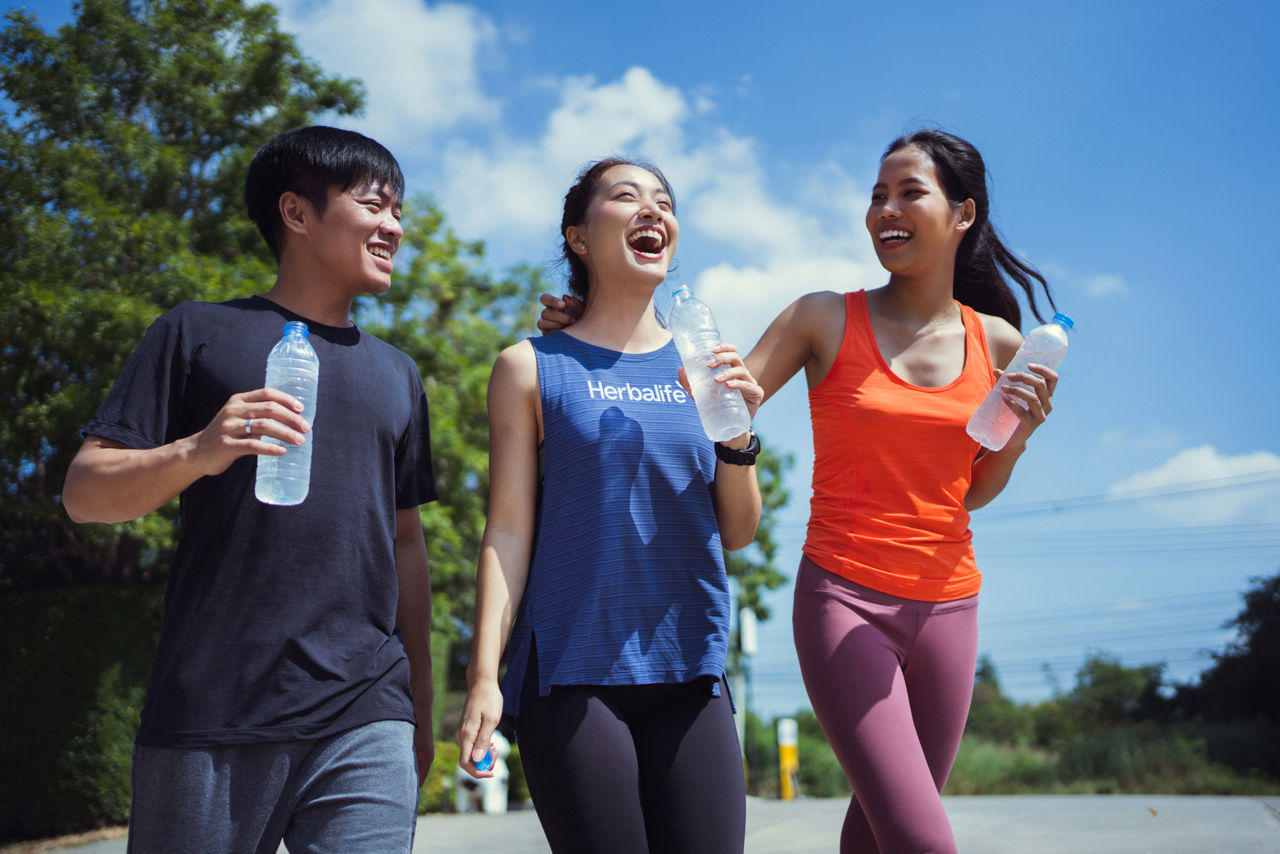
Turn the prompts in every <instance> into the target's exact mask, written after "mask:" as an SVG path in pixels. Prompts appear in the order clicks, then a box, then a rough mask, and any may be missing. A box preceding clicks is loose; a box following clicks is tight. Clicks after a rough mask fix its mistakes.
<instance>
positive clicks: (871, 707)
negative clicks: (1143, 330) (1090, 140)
mask: <svg viewBox="0 0 1280 854" xmlns="http://www.w3.org/2000/svg"><path fill="white" fill-rule="evenodd" d="M989 207H990V206H989V202H988V198H987V183H986V166H985V164H984V163H983V161H982V157H981V155H979V154H978V152H977V151H976V150H975V149H974V148H973V146H972V145H970V144H969V143H967V142H965V141H964V140H961V139H959V138H957V137H955V136H953V135H951V134H947V133H943V132H940V131H933V130H926V131H918V132H916V133H913V134H911V135H909V136H906V137H903V138H900V139H898V140H895V141H894V142H893V143H892V144H891V145H890V146H889V148H888V150H887V151H886V152H885V155H884V157H883V158H882V160H881V165H880V174H879V176H878V178H877V180H876V184H875V186H874V188H873V189H872V195H871V204H870V206H869V207H868V209H867V215H866V225H867V230H868V232H870V234H871V240H872V243H873V244H874V245H875V251H876V256H877V257H878V258H879V259H880V263H881V264H882V265H883V266H884V268H885V269H886V270H888V271H889V281H888V284H886V285H885V286H884V287H881V288H877V289H875V290H872V291H868V292H865V293H863V292H858V293H854V294H836V293H814V294H809V295H807V296H804V297H801V298H800V299H799V300H797V301H796V302H795V303H793V304H792V305H791V306H790V307H788V308H787V309H786V310H785V311H784V312H783V313H782V314H781V315H780V316H779V317H778V318H777V320H775V321H774V322H773V324H772V325H770V327H769V329H768V330H767V331H766V332H765V333H764V336H763V337H762V338H761V339H760V343H759V344H757V345H756V347H755V349H753V350H752V351H751V353H750V354H749V355H748V356H747V359H746V362H747V365H748V367H749V368H750V370H751V371H752V373H753V374H755V376H756V377H757V378H758V381H759V383H760V384H761V385H762V386H763V387H764V389H765V395H766V398H767V397H768V396H769V395H771V394H772V393H773V392H774V391H776V390H777V389H779V388H781V387H782V385H783V384H784V383H785V382H786V381H787V380H789V379H790V378H791V377H792V376H793V375H795V374H796V373H797V372H799V370H800V369H801V368H802V367H803V368H804V371H805V376H806V378H807V379H808V383H809V397H810V410H811V413H812V417H813V428H814V483H813V502H812V510H811V516H810V520H809V533H808V537H807V538H806V541H805V548H804V559H803V560H802V562H801V565H800V571H799V573H798V575H797V578H796V591H795V602H794V608H793V611H792V620H793V630H794V634H795V639H796V650H797V653H798V655H799V659H800V668H801V671H802V673H803V675H804V680H805V687H806V689H807V690H808V692H809V698H810V700H811V702H812V704H813V708H814V712H815V713H816V714H817V716H818V720H819V722H821V724H822V727H823V730H824V732H825V733H826V735H827V738H828V740H829V741H830V742H831V745H832V748H833V749H834V750H835V752H836V755H837V757H838V758H839V759H840V763H841V765H842V767H843V768H844V771H845V774H846V776H848V778H849V782H850V784H851V785H852V787H853V791H854V799H853V801H852V802H851V804H850V807H849V811H848V813H847V814H846V817H845V823H844V828H843V831H842V833H841V841H840V850H841V851H842V852H853V851H858V852H865V851H881V852H889V851H892V852H900V851H933V852H945V851H955V838H954V835H953V834H952V831H951V826H950V823H949V822H948V821H947V817H946V813H945V811H944V810H943V807H942V799H941V796H940V793H941V791H942V787H943V784H944V783H945V782H946V778H947V775H948V774H949V773H950V770H951V764H952V762H953V761H954V759H955V754H956V750H957V749H958V748H959V745H960V738H961V736H962V735H963V733H964V724H965V719H966V718H967V716H968V711H969V701H970V698H971V696H972V692H973V677H974V666H975V661H976V657H977V607H976V606H977V593H978V587H979V585H980V582H981V576H980V574H979V573H978V570H977V567H976V565H975V563H974V559H973V549H972V546H971V544H970V540H969V530H968V521H969V515H968V514H969V511H970V510H974V509H976V508H979V507H982V506H983V505H985V504H986V503H988V502H989V501H991V499H993V498H994V497H995V496H996V495H998V494H999V493H1000V491H1001V490H1002V489H1003V488H1004V486H1005V484H1007V483H1008V481H1009V476H1010V474H1011V473H1012V471H1013V466H1014V463H1016V462H1017V460H1018V457H1019V456H1021V454H1022V452H1023V451H1024V450H1025V449H1026V446H1027V439H1028V437H1030V435H1031V433H1032V432H1033V431H1034V430H1035V429H1036V428H1037V427H1038V426H1039V425H1040V424H1041V423H1043V422H1044V420H1045V417H1046V416H1047V415H1048V413H1049V410H1050V409H1051V402H1050V398H1051V397H1052V394H1053V389H1054V386H1055V385H1056V383H1057V379H1058V378H1057V374H1055V373H1054V372H1053V371H1052V370H1049V369H1048V368H1044V367H1040V366H1032V368H1030V369H1029V370H1028V372H1026V373H1023V374H1017V375H1013V376H1011V379H1014V380H1016V381H1017V383H1019V385H1013V386H1011V387H1010V388H1011V389H1012V390H1011V391H1010V392H1009V393H1008V394H1007V395H1006V399H1007V401H1008V403H1009V405H1010V407H1011V408H1012V409H1013V410H1014V412H1016V413H1017V414H1018V417H1019V421H1020V424H1019V427H1018V430H1017V432H1016V433H1015V434H1014V437H1013V438H1012V439H1011V440H1010V441H1009V444H1008V445H1006V446H1005V448H1004V449H1003V450H1001V451H1000V452H998V453H991V452H986V453H980V451H981V449H980V447H979V446H978V445H977V444H976V443H975V442H973V440H971V439H970V438H969V437H968V435H967V434H966V433H965V431H964V427H965V424H966V422H967V421H968V419H969V416H970V415H971V414H972V413H973V411H974V410H975V409H976V408H977V407H978V404H979V403H980V402H981V400H982V398H983V397H984V396H985V394H986V393H987V391H988V390H989V389H990V388H991V386H992V384H993V383H994V376H995V375H994V371H993V369H994V368H1003V367H1004V366H1005V365H1007V364H1008V363H1009V360H1010V359H1011V358H1012V357H1013V354H1014V352H1015V351H1016V350H1017V349H1018V346H1019V344H1021V342H1022V336H1021V335H1020V334H1019V332H1018V326H1019V325H1020V320H1021V317H1020V311H1019V307H1018V301H1017V299H1016V297H1015V296H1014V293H1013V290H1012V289H1011V288H1010V286H1009V284H1008V282H1007V281H1006V280H1005V276H1006V275H1007V276H1008V277H1009V278H1010V279H1012V280H1013V281H1015V282H1017V283H1018V285H1019V286H1020V288H1021V289H1022V291H1023V292H1024V293H1025V294H1026V297H1027V299H1028V302H1029V303H1030V305H1031V308H1032V310H1033V311H1034V312H1035V313H1036V316H1037V317H1039V311H1038V310H1037V309H1036V302H1035V292H1034V289H1033V280H1035V281H1036V282H1038V283H1039V284H1040V286H1041V287H1043V288H1044V292H1045V295H1046V296H1048V297H1049V302H1050V304H1051V305H1052V303H1053V299H1052V297H1051V296H1049V294H1048V287H1047V285H1045V282H1044V279H1043V277H1041V276H1040V274H1039V273H1037V272H1036V271H1035V270H1033V269H1032V268H1031V267H1029V266H1027V265H1026V264H1024V263H1023V262H1021V261H1019V260H1018V259H1017V258H1015V257H1014V256H1013V254H1012V253H1010V252H1009V251H1008V249H1006V248H1005V246H1004V244H1003V243H1002V242H1001V241H1000V238H999V237H998V236H997V234H996V232H995V229H994V227H993V226H992V224H991V222H990V219H989V216H988V212H989Z"/></svg>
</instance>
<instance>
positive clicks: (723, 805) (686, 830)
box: [516, 653, 746, 854]
mask: <svg viewBox="0 0 1280 854" xmlns="http://www.w3.org/2000/svg"><path fill="white" fill-rule="evenodd" d="M712 684H713V682H712V678H711V677H709V676H707V677H702V678H700V679H695V680H694V681H692V682H686V683H682V684H676V685H670V684H663V685H623V686H599V685H556V686H553V687H552V689H551V692H550V693H549V694H548V695H547V696H546V697H539V696H538V677H537V657H536V653H534V654H533V655H531V656H530V661H529V669H528V672H527V674H526V676H525V681H524V686H523V689H522V691H521V694H520V716H519V718H518V719H517V720H516V735H517V738H518V740H519V745H520V761H521V764H522V765H523V766H524V773H525V778H526V779H527V780H528V783H529V793H530V795H532V797H533V805H534V807H535V808H536V809H537V811H538V820H539V821H541V822H542V829H543V832H545V833H546V835H547V842H549V843H550V845H551V850H552V851H553V852H555V854H579V852H581V854H624V853H625V854H630V852H635V854H649V852H663V854H666V852H672V854H678V852H698V854H715V852H726V854H742V849H743V846H744V844H745V836H746V791H745V788H744V783H743V772H742V754H741V751H740V748H739V747H738V732H737V730H736V729H735V727H734V724H733V713H732V710H731V708H730V705H729V692H728V689H727V688H726V686H725V685H723V684H721V686H720V696H719V697H714V696H712V694H711V686H712Z"/></svg>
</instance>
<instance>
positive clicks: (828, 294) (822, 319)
mask: <svg viewBox="0 0 1280 854" xmlns="http://www.w3.org/2000/svg"><path fill="white" fill-rule="evenodd" d="M778 319H779V320H782V321H784V322H785V324H786V332H787V334H788V335H790V336H793V337H796V338H798V339H800V340H803V341H806V342H808V344H809V347H810V349H818V348H819V347H820V346H821V344H822V343H823V342H827V341H830V340H831V339H832V338H834V339H835V342H836V345H837V346H839V339H840V338H841V337H842V336H843V334H844V294H838V293H836V292H835V291H814V292H813V293H809V294H805V295H804V296H802V297H800V298H799V299H798V300H796V301H795V302H793V303H792V304H791V305H789V306H787V308H786V310H785V311H783V312H782V314H781V315H779V317H778Z"/></svg>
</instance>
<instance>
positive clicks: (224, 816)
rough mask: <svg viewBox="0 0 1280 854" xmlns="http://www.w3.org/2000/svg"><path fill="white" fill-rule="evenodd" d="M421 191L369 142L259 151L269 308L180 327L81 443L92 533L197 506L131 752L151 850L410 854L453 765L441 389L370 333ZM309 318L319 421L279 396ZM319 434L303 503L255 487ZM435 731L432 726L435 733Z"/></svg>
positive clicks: (172, 322)
mask: <svg viewBox="0 0 1280 854" xmlns="http://www.w3.org/2000/svg"><path fill="white" fill-rule="evenodd" d="M403 192H404V179H403V176H402V174H401V171H400V167H399V165H398V164H397V163H396V161H395V158H394V157H392V155H391V154H390V152H388V151H387V150H386V149H385V148H383V147H382V146H381V145H379V144H378V143H376V142H374V141H373V140H370V139H368V138H366V137H363V136H361V135H360V134H356V133H352V132H350V131H342V130H337V129H334V128H325V127H310V128H302V129H300V130H296V131H291V132H289V133H286V134H282V135H281V136H279V137H276V138H275V139H274V140H272V141H271V142H269V143H267V144H266V145H265V146H263V147H262V149H261V150H259V151H258V153H257V154H256V155H255V157H254V159H253V163H252V164H251V165H250V168H249V175H248V179H247V181H246V187H245V199H246V203H247V206H248V209H249V216H250V217H251V218H252V219H253V221H254V222H255V223H256V224H257V225H258V228H259V230H260V231H261V232H262V235H263V237H264V239H265V240H266V241H267V245H268V246H269V247H270V248H271V250H272V253H273V254H274V255H275V256H276V258H277V260H278V261H279V272H278V275H277V278H276V281H275V284H274V285H273V286H272V287H271V288H270V289H269V290H268V291H267V292H266V293H265V294H263V295H262V296H255V297H250V298H247V299H240V300H232V301H230V302H226V303H219V304H212V303H184V304H182V305H180V306H178V307H176V308H174V309H173V310H171V311H169V312H167V313H166V314H165V315H163V316H162V317H160V318H159V319H158V320H157V321H156V322H155V323H154V324H153V325H152V327H151V328H150V329H149V330H148V331H147V334H146V336H145V337H144V338H143V341H142V342H141V344H139V346H138V348H137V350H136V351H135V352H134V353H133V355H132V356H131V357H130V359H129V362H128V363H127V365H126V366H125V368H124V370H123V371H122V372H121V374H120V377H119V378H118V379H117V381H116V384H115V386H114V387H113V388H112V390H111V392H110V394H109V395H108V397H107V399H106V401H104V402H103V404H102V406H101V407H100V408H99V410H98V412H97V413H96V414H95V416H94V419H93V420H92V421H91V422H90V423H89V424H88V425H87V427H86V428H85V430H84V433H85V442H84V445H83V447H82V448H81V450H80V452H79V453H78V454H77V456H76V458H75V460H74V461H73V462H72V465H71V468H70V470H69V471H68V473H67V481H66V485H65V487H64V490H63V503H64V505H65V507H66V509H67V513H68V514H69V515H70V516H71V518H72V519H74V520H75V521H77V522H121V521H125V520H128V519H135V518H138V517H140V516H143V515H145V514H147V513H150V512H151V511H153V510H155V509H157V508H159V507H161V506H163V505H164V504H165V503H166V502H168V501H169V500H170V499H171V498H173V497H174V496H181V500H180V513H181V521H182V527H181V534H180V537H179V542H178V548H177V552H176V554H175V557H174V562H173V566H172V568H171V571H170V576H169V583H168V587H167V589H166V591H165V615H164V622H163V625H162V628H161V634H160V644H159V647H158V649H157V652H156V658H155V662H154V664H153V666H152V670H151V677H150V681H149V683H148V686H147V696H146V701H145V703H144V706H143V712H142V724H141V726H140V728H139V730H138V737H137V743H136V745H135V748H134V765H133V810H132V816H131V820H130V842H129V844H130V850H137V851H177V850H183V851H264V852H275V851H276V850H277V848H278V846H279V844H280V842H281V840H282V839H283V841H284V842H285V844H286V845H287V846H288V847H289V848H290V850H313V849H314V848H315V847H322V848H324V849H325V850H340V851H379V852H380V851H408V850H410V847H411V846H412V840H413V830H414V825H415V818H416V807H417V792H418V788H419V786H420V785H421V782H422V779H423V778H424V777H425V775H426V773H427V769H428V767H429V766H430V764H431V760H432V756H433V753H434V747H433V740H432V732H431V702H432V691H431V658H430V647H429V638H430V583H429V577H428V567H427V555H426V546H425V543H424V541H423V535H422V524H421V519H420V517H419V509H418V508H419V505H421V504H423V503H426V502H428V501H431V500H434V499H435V497H436V493H435V484H434V477H433V474H432V469H431V461H430V431H429V426H428V413H427V400H426V394H425V391H424V389H423V385H422V380H421V378H420V376H419V375H418V371H417V367H416V366H415V364H414V363H413V361H412V360H411V359H410V358H409V357H408V356H407V355H405V354H404V353H401V352H400V351H398V350H396V349H395V348H394V347H392V346H390V345H389V344H386V343H384V342H382V341H380V340H378V339H377V338H374V337H373V336H372V335H369V334H368V333H367V332H364V331H363V330H361V329H359V328H358V327H356V326H355V325H353V324H352V323H351V321H350V312H351V304H352V301H353V300H354V299H355V297H356V296H359V295H361V294H367V293H374V294H377V293H382V292H384V291H386V290H387V289H388V288H389V287H390V286H391V271H392V262H391V259H392V256H393V255H394V254H395V251H396V249H397V248H398V246H399V243H400V238H401V236H402V233H403V232H402V230H401V227H400V222H399V219H400V200H401V197H402V196H403ZM296 320H301V321H304V322H306V324H307V325H308V328H309V332H310V341H311V343H312V345H313V347H314V348H315V350H316V354H317V357H318V359H319V363H320V381H319V395H318V400H317V403H316V408H315V423H314V424H308V423H307V422H306V421H305V420H304V419H303V418H302V417H301V415H300V413H301V411H302V407H301V405H300V404H299V403H298V401H297V400H295V399H294V398H292V397H290V396H289V395H287V394H285V393H283V392H281V391H278V390H274V389H268V388H263V387H262V385H263V378H264V376H265V366H266V358H267V353H268V352H269V351H270V349H271V347H272V346H273V345H274V343H275V342H276V341H277V340H278V339H279V338H280V335H281V331H282V329H283V327H284V324H285V323H286V322H288V321H296ZM268 437H269V438H272V439H276V440H280V441H282V442H285V443H289V444H294V445H297V444H301V443H302V442H303V441H304V437H306V441H309V442H311V444H312V464H311V486H310V491H309V493H308V496H307V498H306V500H305V501H303V503H302V504H299V505H297V506H293V507H278V506H270V505H266V504H262V503H260V502H259V501H257V499H256V498H255V497H254V476H255V471H256V461H257V457H258V456H260V455H279V454H282V453H284V448H283V446H281V445H279V444H275V443H271V442H267V441H264V439H265V438H268ZM415 723H416V727H415Z"/></svg>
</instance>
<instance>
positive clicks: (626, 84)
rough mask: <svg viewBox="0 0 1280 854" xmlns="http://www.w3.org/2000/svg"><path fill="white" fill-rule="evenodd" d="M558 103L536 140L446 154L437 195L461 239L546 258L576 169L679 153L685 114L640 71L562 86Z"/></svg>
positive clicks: (501, 140) (504, 140)
mask: <svg viewBox="0 0 1280 854" xmlns="http://www.w3.org/2000/svg"><path fill="white" fill-rule="evenodd" d="M559 99H560V102H559V104H558V105H557V106H556V107H555V109H554V110H552V112H551V113H550V114H549V115H548V117H547V121H546V124H545V126H544V129H543V133H542V135H541V137H540V138H532V139H525V140H519V139H511V138H509V137H506V136H505V135H503V134H495V135H494V136H493V137H492V138H490V139H489V140H488V141H487V142H485V143H483V144H478V143H474V142H468V141H464V140H461V139H458V140H455V141H454V142H453V143H451V144H450V145H449V146H448V147H447V148H446V150H445V151H444V153H443V155H442V160H441V162H442V167H443V168H442V175H441V178H440V182H439V187H438V191H437V193H436V195H437V196H438V198H439V200H440V202H441V203H442V204H443V206H444V208H445V210H447V211H448V212H449V217H450V220H451V221H452V222H453V224H454V225H455V226H456V227H457V229H458V231H459V232H460V233H462V234H466V235H502V239H503V241H505V242H508V243H510V244H511V245H513V246H516V247H519V248H520V249H523V250H524V251H526V252H533V253H535V254H539V255H541V254H549V253H551V252H552V251H553V248H554V243H555V240H556V235H557V227H558V225H559V222H560V204H561V201H562V199H563V198H564V193H565V190H567V189H568V187H569V184H570V183H571V181H572V179H573V176H574V175H575V174H577V172H578V170H579V169H580V168H581V167H582V166H584V165H586V164H587V163H588V162H590V161H591V160H595V159H597V158H600V157H606V156H609V155H612V154H625V155H630V156H633V157H647V158H652V159H654V160H656V161H658V162H660V163H663V164H664V169H665V168H666V167H665V163H666V159H665V158H664V157H663V156H662V155H663V153H665V152H673V151H678V150H679V149H680V148H681V146H682V140H683V134H682V130H681V122H682V121H683V120H684V119H686V118H687V117H688V115H689V113H690V111H689V107H688V104H687V103H686V101H685V99H684V97H683V95H682V94H681V93H680V91H679V90H678V89H676V88H674V87H671V86H667V85H665V84H663V83H662V82H661V81H659V80H658V79H657V78H655V77H654V76H653V74H652V73H650V72H649V71H648V70H646V69H643V68H631V69H629V70H627V72H626V73H625V74H623V75H622V77H621V78H620V79H618V80H617V81H614V82H609V83H604V84H596V83H595V81H594V80H592V79H591V78H582V77H574V78H569V79H566V80H563V81H561V82H560V87H559ZM669 171H670V170H668V172H669ZM676 185H677V195H679V190H680V187H679V183H678V182H676Z"/></svg>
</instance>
